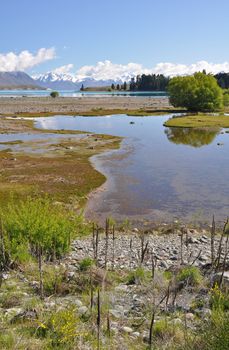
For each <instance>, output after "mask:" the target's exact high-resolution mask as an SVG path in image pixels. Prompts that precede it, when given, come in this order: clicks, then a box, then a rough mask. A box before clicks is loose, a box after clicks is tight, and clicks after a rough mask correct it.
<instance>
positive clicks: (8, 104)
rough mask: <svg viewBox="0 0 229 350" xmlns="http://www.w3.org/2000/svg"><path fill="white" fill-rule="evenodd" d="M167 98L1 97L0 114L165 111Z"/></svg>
mask: <svg viewBox="0 0 229 350" xmlns="http://www.w3.org/2000/svg"><path fill="white" fill-rule="evenodd" d="M168 107H171V106H170V104H169V100H168V98H167V97H156V98H152V97H57V98H55V99H54V98H51V97H11V98H10V97H1V98H0V114H2V115H4V114H14V113H15V114H17V113H65V114H66V113H71V114H72V113H74V112H75V113H80V112H88V111H91V110H93V109H99V108H102V109H105V110H107V109H108V110H109V109H111V110H114V109H126V110H136V109H140V108H142V109H164V108H168Z"/></svg>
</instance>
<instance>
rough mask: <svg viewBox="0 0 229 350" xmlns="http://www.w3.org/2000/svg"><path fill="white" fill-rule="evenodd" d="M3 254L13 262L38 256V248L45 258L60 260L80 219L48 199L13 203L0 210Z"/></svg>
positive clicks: (80, 222) (29, 199)
mask: <svg viewBox="0 0 229 350" xmlns="http://www.w3.org/2000/svg"><path fill="white" fill-rule="evenodd" d="M2 220H3V225H4V240H5V247H6V251H7V252H8V253H9V256H11V259H13V260H17V259H19V261H20V260H23V261H24V260H25V259H26V258H27V256H28V254H32V255H33V256H35V257H37V255H38V247H41V248H42V254H43V256H45V257H46V258H47V259H54V258H55V257H61V256H62V255H63V254H64V253H65V252H66V251H67V250H68V249H69V247H70V241H71V238H73V237H74V236H75V234H76V232H77V231H78V230H79V229H80V225H81V224H82V217H80V216H79V217H77V216H76V215H74V216H73V215H72V214H71V213H70V212H67V211H66V210H64V209H63V208H62V207H59V206H54V205H53V204H52V202H51V201H50V200H49V199H48V198H27V199H26V200H25V201H14V200H12V201H11V202H10V203H9V204H8V205H7V206H6V207H5V208H4V209H3V211H2Z"/></svg>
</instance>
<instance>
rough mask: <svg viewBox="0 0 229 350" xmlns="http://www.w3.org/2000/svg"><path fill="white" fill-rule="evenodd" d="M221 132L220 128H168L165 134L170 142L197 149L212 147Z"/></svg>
mask: <svg viewBox="0 0 229 350" xmlns="http://www.w3.org/2000/svg"><path fill="white" fill-rule="evenodd" d="M219 131H220V130H219V129H218V128H216V129H215V128H207V129H206V128H205V129H193V128H166V129H165V134H166V135H167V138H168V140H169V141H170V142H173V143H175V144H177V145H180V144H181V145H189V146H192V147H196V148H197V147H202V146H206V145H210V144H211V143H212V142H213V141H214V139H215V138H216V136H217V135H218V133H219Z"/></svg>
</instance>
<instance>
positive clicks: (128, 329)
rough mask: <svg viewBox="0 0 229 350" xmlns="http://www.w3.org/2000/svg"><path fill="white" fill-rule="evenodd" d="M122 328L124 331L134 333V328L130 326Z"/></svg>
mask: <svg viewBox="0 0 229 350" xmlns="http://www.w3.org/2000/svg"><path fill="white" fill-rule="evenodd" d="M121 330H122V331H123V332H124V333H128V334H130V333H133V329H132V328H130V327H122V328H121Z"/></svg>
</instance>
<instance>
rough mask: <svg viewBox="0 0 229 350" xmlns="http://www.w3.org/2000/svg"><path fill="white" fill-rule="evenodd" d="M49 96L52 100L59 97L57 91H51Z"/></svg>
mask: <svg viewBox="0 0 229 350" xmlns="http://www.w3.org/2000/svg"><path fill="white" fill-rule="evenodd" d="M50 96H51V97H52V98H56V97H59V92H58V91H52V92H51V93H50Z"/></svg>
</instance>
